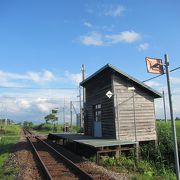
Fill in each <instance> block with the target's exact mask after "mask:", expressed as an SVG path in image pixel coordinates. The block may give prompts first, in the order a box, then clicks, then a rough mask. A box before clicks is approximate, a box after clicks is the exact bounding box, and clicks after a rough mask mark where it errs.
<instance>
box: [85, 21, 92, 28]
mask: <svg viewBox="0 0 180 180" xmlns="http://www.w3.org/2000/svg"><path fill="white" fill-rule="evenodd" d="M84 26H86V27H88V28H92V27H93V25H92V24H91V23H89V22H84Z"/></svg>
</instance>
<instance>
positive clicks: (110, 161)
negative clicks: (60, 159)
mask: <svg viewBox="0 0 180 180" xmlns="http://www.w3.org/2000/svg"><path fill="white" fill-rule="evenodd" d="M156 128H157V136H158V142H157V146H156V145H155V143H149V144H145V145H141V147H140V157H141V158H140V161H139V162H138V164H137V165H136V163H135V159H134V156H133V153H130V155H129V156H125V155H121V156H120V157H119V158H114V157H109V156H105V157H102V159H101V161H100V163H101V165H103V166H105V167H106V168H108V169H111V170H114V171H116V172H119V173H127V174H128V175H129V177H131V179H132V180H141V179H142V180H144V179H146V180H153V179H155V180H156V179H157V180H161V179H162V180H175V179H176V176H175V169H174V151H173V138H172V127H171V121H168V122H167V123H166V122H165V121H157V122H156ZM176 129H177V142H178V147H179V155H180V121H176ZM91 160H92V161H94V158H93V157H92V158H91Z"/></svg>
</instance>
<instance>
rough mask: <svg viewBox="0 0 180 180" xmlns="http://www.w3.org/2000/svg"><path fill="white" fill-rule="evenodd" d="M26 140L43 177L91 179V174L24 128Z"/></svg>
mask: <svg viewBox="0 0 180 180" xmlns="http://www.w3.org/2000/svg"><path fill="white" fill-rule="evenodd" d="M24 133H25V135H26V138H27V140H28V141H29V143H30V144H31V146H32V148H33V151H34V153H35V155H36V157H37V159H38V161H39V165H40V167H41V172H43V173H42V174H43V175H44V179H48V180H58V179H61V180H69V179H72V180H76V179H82V180H86V179H87V180H92V179H94V178H93V176H92V175H90V174H88V173H87V172H85V171H84V170H83V169H81V168H79V167H78V166H77V165H76V164H74V163H73V162H72V161H71V160H69V159H68V158H67V157H65V156H64V155H62V154H61V153H60V152H58V151H57V150H56V149H54V148H53V147H52V146H51V145H49V144H48V143H46V142H45V141H43V140H41V139H40V138H39V137H38V136H36V135H34V134H32V133H31V132H30V131H28V130H25V129H24Z"/></svg>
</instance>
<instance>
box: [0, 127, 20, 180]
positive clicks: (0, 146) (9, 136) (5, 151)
mask: <svg viewBox="0 0 180 180" xmlns="http://www.w3.org/2000/svg"><path fill="white" fill-rule="evenodd" d="M20 131H21V127H20V126H17V125H0V179H12V178H11V176H12V174H13V172H12V171H13V170H14V171H15V168H12V167H4V166H3V165H4V163H5V161H6V160H7V159H8V158H9V156H10V154H11V153H12V150H13V148H14V145H15V144H16V143H17V141H18V139H19V136H20ZM5 175H7V176H6V177H5Z"/></svg>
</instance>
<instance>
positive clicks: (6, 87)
mask: <svg viewBox="0 0 180 180" xmlns="http://www.w3.org/2000/svg"><path fill="white" fill-rule="evenodd" d="M0 88H1V89H33V90H69V89H70V90H71V89H76V90H77V89H79V87H73V88H66V87H65V88H60V87H57V88H39V87H18V86H17V87H15V86H14V87H9V86H0Z"/></svg>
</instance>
